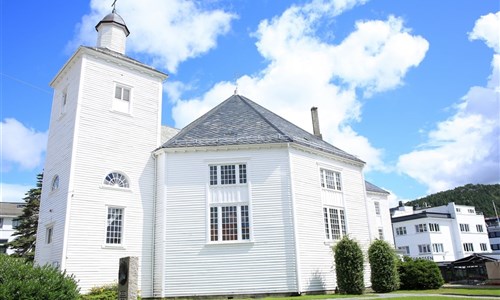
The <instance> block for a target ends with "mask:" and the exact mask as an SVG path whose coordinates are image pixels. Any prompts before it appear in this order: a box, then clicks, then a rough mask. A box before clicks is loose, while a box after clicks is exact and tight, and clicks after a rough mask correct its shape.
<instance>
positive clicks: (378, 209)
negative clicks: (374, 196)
mask: <svg viewBox="0 0 500 300" xmlns="http://www.w3.org/2000/svg"><path fill="white" fill-rule="evenodd" d="M373 205H374V206H375V214H376V215H377V216H380V202H378V201H375V202H373Z"/></svg>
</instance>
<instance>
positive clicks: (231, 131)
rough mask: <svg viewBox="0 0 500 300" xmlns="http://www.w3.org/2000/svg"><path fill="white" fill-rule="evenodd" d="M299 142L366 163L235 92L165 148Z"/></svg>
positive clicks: (164, 145) (179, 134) (164, 146)
mask: <svg viewBox="0 0 500 300" xmlns="http://www.w3.org/2000/svg"><path fill="white" fill-rule="evenodd" d="M274 143H296V144H300V145H303V146H307V147H310V148H313V149H317V150H320V151H324V152H327V153H330V154H334V155H337V156H340V157H343V158H347V159H350V160H354V161H356V162H361V163H364V162H363V161H362V160H360V159H359V158H357V157H356V156H354V155H351V154H349V153H347V152H345V151H343V150H341V149H339V148H337V147H335V146H333V145H331V144H329V143H327V142H325V141H323V140H322V139H320V138H318V137H317V136H315V135H313V134H311V133H309V132H307V131H305V130H303V129H301V128H299V127H298V126H296V125H294V124H292V123H290V122H289V121H287V120H285V119H283V118H282V117H280V116H278V115H276V114H275V113H273V112H271V111H269V110H267V109H266V108H264V107H262V106H260V105H258V104H257V103H255V102H253V101H251V100H250V99H248V98H246V97H243V96H240V95H233V96H231V97H229V98H228V99H226V100H225V101H223V102H222V103H221V104H219V105H217V106H216V107H215V108H213V109H212V110H210V111H209V112H207V113H206V114H204V115H203V116H201V117H200V118H198V119H196V120H195V121H193V122H192V123H191V124H189V125H187V126H186V127H184V128H183V129H182V130H181V131H180V132H179V133H178V134H177V135H176V136H174V137H173V138H171V139H170V140H169V141H167V142H166V143H165V144H163V146H162V148H184V147H206V146H226V145H243V144H274Z"/></svg>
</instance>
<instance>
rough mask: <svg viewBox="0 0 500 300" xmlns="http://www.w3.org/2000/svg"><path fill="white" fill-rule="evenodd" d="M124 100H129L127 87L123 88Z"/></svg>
mask: <svg viewBox="0 0 500 300" xmlns="http://www.w3.org/2000/svg"><path fill="white" fill-rule="evenodd" d="M122 100H125V101H130V90H129V89H123V99H122Z"/></svg>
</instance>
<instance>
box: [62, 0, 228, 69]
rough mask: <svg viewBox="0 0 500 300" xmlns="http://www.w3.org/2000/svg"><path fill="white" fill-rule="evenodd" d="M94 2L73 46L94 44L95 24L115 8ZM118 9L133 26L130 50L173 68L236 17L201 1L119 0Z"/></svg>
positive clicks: (204, 46) (210, 42) (203, 47)
mask: <svg viewBox="0 0 500 300" xmlns="http://www.w3.org/2000/svg"><path fill="white" fill-rule="evenodd" d="M90 6H91V12H90V14H88V15H85V16H83V17H82V21H81V23H80V24H79V25H78V34H77V37H76V38H75V39H74V40H73V41H72V42H70V43H69V45H68V47H69V48H70V49H71V50H74V48H76V47H77V46H78V45H81V44H84V45H89V46H94V45H95V44H96V40H97V33H96V31H95V25H96V24H97V23H98V22H99V21H100V20H101V19H102V18H103V17H104V16H105V15H107V14H109V13H110V12H111V7H110V5H109V2H108V1H100V0H92V1H91V3H90ZM117 13H118V14H119V15H120V16H121V17H122V18H123V19H124V21H125V23H126V24H127V26H128V27H129V28H133V31H132V32H131V34H130V36H129V37H128V39H127V52H135V53H141V54H143V55H147V59H148V60H149V61H148V62H147V63H149V64H152V65H154V66H156V67H159V68H165V69H167V70H168V71H170V72H175V71H176V70H177V66H178V65H179V63H181V62H183V61H185V60H186V59H189V58H193V57H196V56H199V55H201V54H203V53H206V52H207V51H209V50H211V49H213V48H214V47H215V46H216V41H217V38H218V37H219V36H221V35H223V34H226V33H227V32H228V31H229V30H230V23H231V21H232V20H233V19H234V18H236V16H235V15H234V14H231V13H228V12H225V11H222V10H220V9H212V10H208V9H204V8H202V7H201V4H199V3H197V2H192V1H180V0H142V1H134V0H123V1H119V2H118V3H117ZM144 58H146V56H145V57H144Z"/></svg>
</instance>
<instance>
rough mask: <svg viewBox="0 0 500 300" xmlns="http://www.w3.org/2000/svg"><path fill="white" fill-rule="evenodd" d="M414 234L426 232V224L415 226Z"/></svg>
mask: <svg viewBox="0 0 500 300" xmlns="http://www.w3.org/2000/svg"><path fill="white" fill-rule="evenodd" d="M415 232H416V233H423V232H427V223H422V224H415Z"/></svg>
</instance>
